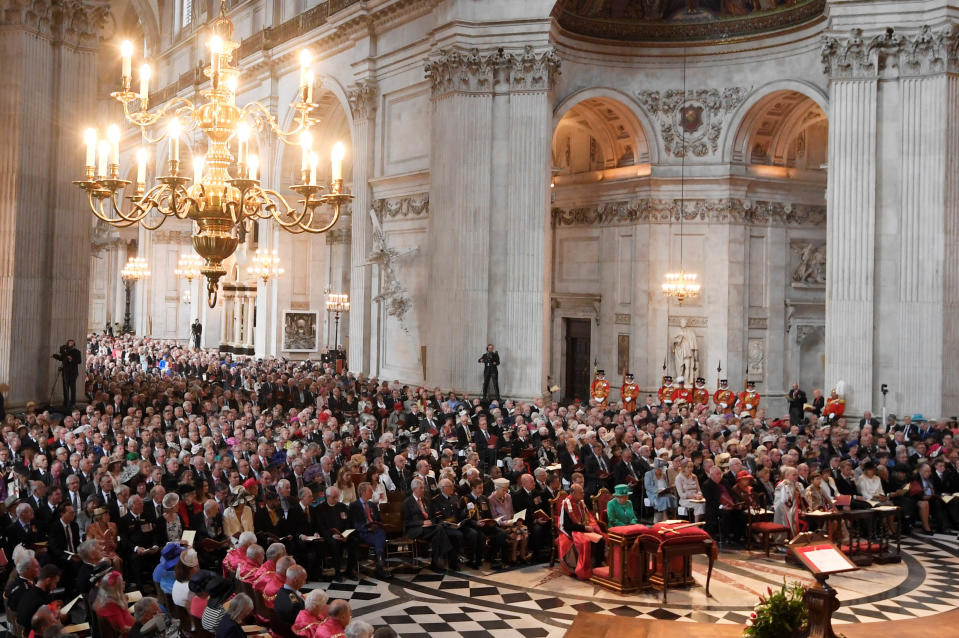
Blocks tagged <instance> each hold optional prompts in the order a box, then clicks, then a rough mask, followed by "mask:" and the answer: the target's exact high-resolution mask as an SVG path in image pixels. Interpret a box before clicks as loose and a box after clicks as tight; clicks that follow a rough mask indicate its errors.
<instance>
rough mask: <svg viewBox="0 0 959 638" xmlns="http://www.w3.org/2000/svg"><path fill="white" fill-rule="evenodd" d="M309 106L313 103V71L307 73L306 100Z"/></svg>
mask: <svg viewBox="0 0 959 638" xmlns="http://www.w3.org/2000/svg"><path fill="white" fill-rule="evenodd" d="M305 102H306V103H307V104H312V103H313V71H312V70H310V71H307V72H306V100H305Z"/></svg>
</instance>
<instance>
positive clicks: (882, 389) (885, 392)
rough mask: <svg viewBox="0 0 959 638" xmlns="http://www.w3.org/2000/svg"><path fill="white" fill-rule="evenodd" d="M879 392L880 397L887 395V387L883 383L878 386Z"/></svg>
mask: <svg viewBox="0 0 959 638" xmlns="http://www.w3.org/2000/svg"><path fill="white" fill-rule="evenodd" d="M879 391H880V392H882V396H886V395H887V394H889V386H888V385H886V384H885V383H883V384H881V385H880V386H879Z"/></svg>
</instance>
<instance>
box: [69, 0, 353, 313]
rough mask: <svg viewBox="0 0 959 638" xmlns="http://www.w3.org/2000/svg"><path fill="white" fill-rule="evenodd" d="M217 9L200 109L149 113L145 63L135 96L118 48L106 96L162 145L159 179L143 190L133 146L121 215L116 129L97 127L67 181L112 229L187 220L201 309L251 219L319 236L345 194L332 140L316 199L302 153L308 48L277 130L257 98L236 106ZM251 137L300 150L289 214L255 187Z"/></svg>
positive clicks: (187, 104)
mask: <svg viewBox="0 0 959 638" xmlns="http://www.w3.org/2000/svg"><path fill="white" fill-rule="evenodd" d="M225 4H226V3H225V1H224V0H221V3H220V15H219V16H218V17H217V18H215V19H214V20H213V22H212V23H211V25H210V33H211V37H210V40H209V42H208V46H209V50H210V64H209V66H207V67H206V68H205V69H204V70H203V73H204V75H205V76H206V77H208V78H209V79H210V86H209V87H208V88H206V89H204V90H202V91H200V95H201V96H202V97H203V98H204V99H205V102H204V103H202V104H198V105H194V104H193V103H192V102H191V101H190V100H188V99H186V98H182V97H177V98H174V99H173V100H171V101H170V102H168V103H167V104H166V105H164V106H162V107H161V108H159V109H157V110H153V111H151V110H150V105H149V81H150V74H151V70H150V67H149V65H147V64H143V65H142V66H141V67H140V75H139V80H140V86H139V91H136V92H135V91H133V90H131V83H132V55H133V46H132V45H131V44H130V43H129V42H124V43H123V46H122V47H121V58H122V70H121V79H122V88H121V90H120V91H117V92H114V93H111V97H113V98H115V99H116V100H118V101H119V102H120V103H121V104H122V105H123V113H124V116H125V117H126V119H127V121H128V122H130V123H132V124H134V125H135V126H137V127H139V128H140V130H141V133H142V135H143V139H144V140H145V141H146V142H147V143H149V144H157V143H159V142H160V141H162V140H164V139H167V140H168V141H169V146H170V152H169V158H168V160H167V162H166V164H167V169H166V174H165V175H161V176H158V177H157V178H156V181H157V184H155V185H153V186H150V187H149V188H148V187H147V184H146V158H147V154H146V151H145V150H144V149H142V148H141V149H139V150H138V151H137V178H136V185H135V187H134V193H133V194H131V195H128V196H127V198H128V199H129V200H130V202H131V206H130V210H129V211H128V212H124V211H123V207H122V206H121V202H120V201H118V200H120V198H121V191H123V189H124V188H125V187H126V186H128V185H129V184H130V183H131V182H130V181H128V180H123V179H120V150H119V143H120V129H119V127H117V126H116V125H113V126H110V127H109V129H108V130H107V136H106V139H100V140H98V138H97V131H96V130H94V129H87V130H86V131H85V133H84V141H85V143H86V162H85V171H84V172H85V176H84V179H82V180H79V181H76V182H74V183H75V184H77V185H78V186H79V187H80V188H81V189H83V190H84V191H86V192H87V194H88V199H89V203H90V209H91V210H92V211H93V214H94V215H96V216H97V217H98V218H99V219H101V220H103V221H105V222H107V223H109V224H111V225H113V226H115V227H119V228H124V227H127V226H131V225H133V224H137V223H139V224H141V225H142V226H143V227H144V228H146V229H147V230H155V229H157V228H159V227H160V225H161V224H163V222H164V221H166V219H167V218H170V217H176V218H178V219H189V220H191V221H192V222H193V233H192V243H193V248H194V250H195V251H196V252H197V254H199V256H200V257H201V258H202V259H203V265H202V266H201V268H200V274H202V275H203V276H204V277H206V281H207V299H208V303H209V305H210V307H211V308H212V307H213V306H214V305H216V299H217V288H218V282H219V279H220V277H222V276H223V275H225V274H226V268H225V267H224V266H223V262H224V260H226V259H227V258H228V257H230V255H232V254H233V253H234V252H235V251H236V248H237V246H238V245H239V243H240V241H241V239H242V237H244V236H245V235H246V233H247V232H250V230H251V229H252V224H253V223H255V222H256V221H257V220H260V219H263V220H266V219H272V220H273V221H274V222H276V223H277V224H279V225H280V227H282V228H284V229H286V230H287V231H290V232H293V233H301V232H308V233H324V232H326V231H328V230H330V229H331V228H332V227H333V225H334V224H336V221H337V220H338V219H339V217H340V209H341V207H342V206H343V205H344V204H346V203H347V202H349V200H351V199H352V198H353V196H352V195H349V194H346V193H344V192H343V156H344V154H345V149H344V147H343V145H342V143H337V144H336V145H335V146H334V148H333V152H332V155H331V168H332V176H331V177H332V179H331V182H332V183H331V185H330V188H329V192H328V193H326V194H321V192H322V191H323V190H325V188H324V187H323V186H320V185H318V184H317V181H316V167H317V156H316V154H315V153H314V152H313V150H312V135H311V133H310V128H311V127H312V126H313V125H315V124H317V123H318V122H319V120H318V119H317V118H315V117H314V116H313V115H311V113H312V111H313V110H314V109H315V108H316V107H317V104H316V103H315V102H314V101H313V84H314V75H313V72H312V70H311V69H310V64H311V59H310V55H309V53H308V52H306V51H304V52H302V53H301V55H300V65H301V70H300V90H299V92H298V96H297V99H296V101H295V102H293V104H292V105H291V107H292V108H293V110H294V111H295V113H294V124H293V126H292V128H290V129H289V130H283V129H281V128H280V126H279V125H278V124H277V121H276V118H275V117H274V116H273V115H272V114H271V113H270V112H269V109H268V108H267V107H265V106H264V105H262V104H260V103H259V102H251V103H249V104H247V105H246V106H243V107H238V106H237V105H236V89H237V81H238V78H239V75H240V72H239V69H238V68H237V67H235V66H233V65H232V63H231V58H232V57H233V53H234V51H235V50H236V49H237V48H238V47H239V43H237V42H235V41H233V39H232V38H233V22H232V21H230V19H229V18H228V17H227V15H226V6H225ZM163 123H165V124H166V128H165V131H164V132H161V133H159V134H158V135H155V136H151V130H153V129H154V128H155V127H158V126H160V125H162V124H163ZM195 130H199V131H201V132H202V133H203V134H204V135H205V138H206V153H205V154H201V153H199V152H195V153H194V154H193V179H190V178H189V177H186V176H184V175H183V174H182V169H181V161H180V136H181V135H182V134H184V133H189V132H191V131H195ZM254 131H257V132H267V131H271V132H272V134H273V135H275V136H276V137H277V138H278V139H279V140H280V141H282V142H284V143H286V144H291V145H292V144H299V145H300V146H301V147H302V154H303V161H302V166H301V183H300V184H295V185H293V186H291V187H290V188H291V189H292V190H293V191H294V192H296V193H297V194H299V195H300V196H301V197H302V198H303V199H301V200H299V201H298V206H297V207H296V208H294V207H292V206H290V205H289V204H288V203H287V201H286V199H284V197H283V196H282V195H280V194H279V193H278V192H276V191H275V190H271V189H268V188H264V187H262V186H261V185H260V180H259V179H258V170H259V159H258V158H257V156H256V155H254V154H251V153H250V152H249V138H250V134H251V133H252V132H254ZM234 147H235V151H236V154H235V155H234V154H233V150H234ZM158 172H159V171H158ZM121 201H122V200H121Z"/></svg>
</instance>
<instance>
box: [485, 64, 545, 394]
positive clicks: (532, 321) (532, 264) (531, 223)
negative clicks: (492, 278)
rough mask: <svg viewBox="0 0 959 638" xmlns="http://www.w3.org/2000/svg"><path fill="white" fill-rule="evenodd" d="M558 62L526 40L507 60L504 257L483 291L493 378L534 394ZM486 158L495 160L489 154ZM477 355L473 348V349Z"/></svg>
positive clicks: (539, 383)
mask: <svg viewBox="0 0 959 638" xmlns="http://www.w3.org/2000/svg"><path fill="white" fill-rule="evenodd" d="M558 69H559V60H558V58H556V56H555V54H554V53H553V52H552V50H548V51H545V52H534V51H533V50H532V49H531V48H530V49H527V50H526V52H525V53H524V54H522V55H520V56H516V57H515V58H514V59H513V60H512V64H511V66H510V75H509V85H510V95H509V111H508V120H507V121H508V127H509V128H508V131H509V134H508V137H507V140H508V142H507V146H506V151H507V157H506V168H507V170H506V172H505V175H506V178H507V179H506V183H505V184H503V185H496V186H494V188H497V189H498V188H505V190H506V217H505V226H504V228H503V229H502V233H501V234H502V237H503V239H504V241H502V243H498V244H493V243H491V245H490V250H491V257H492V259H493V260H494V261H496V260H497V257H498V255H496V252H497V250H496V249H497V248H501V249H502V250H503V251H504V253H505V254H503V255H502V258H503V261H504V262H505V264H506V268H505V281H504V283H503V286H504V294H503V297H502V299H493V298H491V299H490V324H491V325H492V326H494V327H495V328H496V329H495V330H491V334H490V337H491V340H492V341H494V342H495V343H497V344H500V345H498V346H497V347H498V348H499V352H500V357H501V359H502V361H503V365H502V373H501V375H500V386H501V388H502V389H506V391H508V393H509V394H510V395H513V396H522V397H533V396H542V394H543V392H544V390H545V388H546V374H547V371H548V367H549V344H548V337H549V330H548V329H547V326H548V324H549V277H550V269H549V263H550V261H551V260H550V257H549V253H550V241H549V230H550V229H549V215H548V214H547V213H548V211H549V182H550V167H551V155H550V142H551V127H552V112H551V109H550V104H549V95H548V92H549V90H550V88H551V87H552V80H553V78H554V76H555V74H556V73H557V71H558ZM494 161H499V157H495V158H494ZM477 356H478V355H477Z"/></svg>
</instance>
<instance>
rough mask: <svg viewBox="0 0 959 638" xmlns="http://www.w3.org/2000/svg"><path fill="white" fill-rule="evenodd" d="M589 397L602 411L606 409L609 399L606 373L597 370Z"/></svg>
mask: <svg viewBox="0 0 959 638" xmlns="http://www.w3.org/2000/svg"><path fill="white" fill-rule="evenodd" d="M589 396H590V398H591V399H593V400H594V401H595V402H596V404H597V405H598V406H599V407H601V408H602V409H604V410H605V409H606V400H607V399H608V398H609V381H607V380H606V371H605V370H597V371H596V378H595V379H593V385H591V386H590V388H589Z"/></svg>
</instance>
